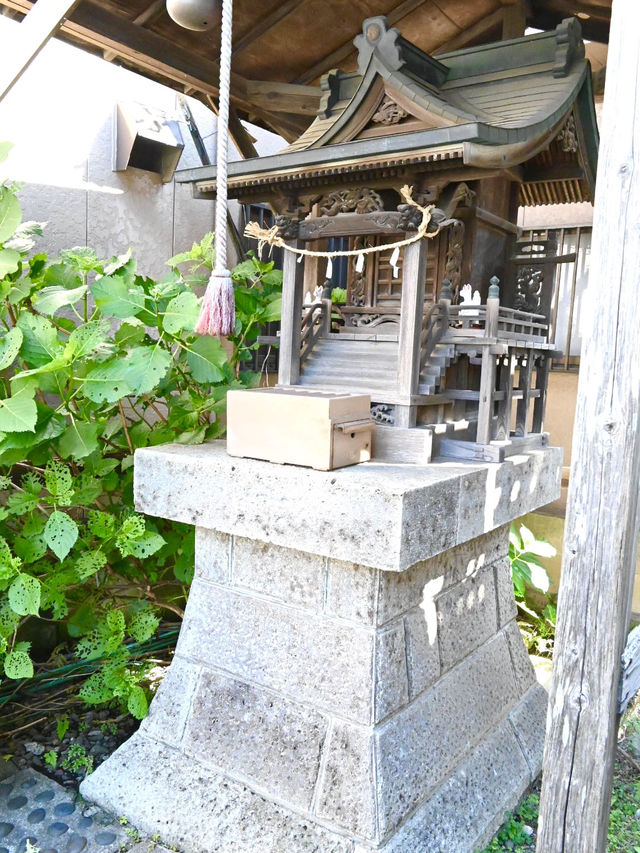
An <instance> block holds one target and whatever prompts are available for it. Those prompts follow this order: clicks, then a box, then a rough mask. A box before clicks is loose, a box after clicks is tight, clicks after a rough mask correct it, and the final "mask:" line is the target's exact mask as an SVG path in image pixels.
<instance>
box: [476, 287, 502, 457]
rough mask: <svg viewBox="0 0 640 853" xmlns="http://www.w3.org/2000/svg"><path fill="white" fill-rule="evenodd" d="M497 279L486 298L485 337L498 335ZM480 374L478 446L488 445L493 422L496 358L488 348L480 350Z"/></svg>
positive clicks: (498, 293) (498, 296)
mask: <svg viewBox="0 0 640 853" xmlns="http://www.w3.org/2000/svg"><path fill="white" fill-rule="evenodd" d="M497 281H498V280H497V279H496V278H495V277H494V278H492V279H491V286H490V287H489V296H488V297H487V318H486V322H485V330H484V333H485V337H486V338H495V337H496V335H497V334H498V312H499V310H500V288H499V287H498V284H497ZM480 369H481V373H480V400H479V402H478V431H477V433H476V441H477V443H478V444H489V442H490V441H491V438H492V436H491V430H492V420H493V394H494V391H495V388H496V357H495V355H494V354H493V353H492V352H491V347H490V346H484V347H483V348H482V367H481V368H480Z"/></svg>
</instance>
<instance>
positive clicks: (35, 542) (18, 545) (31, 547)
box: [13, 535, 47, 563]
mask: <svg viewBox="0 0 640 853" xmlns="http://www.w3.org/2000/svg"><path fill="white" fill-rule="evenodd" d="M13 549H14V551H15V552H16V554H17V555H18V557H20V559H21V560H22V562H23V563H35V562H36V560H39V559H40V558H41V557H44V555H45V554H46V552H47V543H46V542H45V541H44V538H43V537H42V536H37V535H34V536H30V537H29V538H28V539H26V538H25V537H23V536H17V537H16V538H15V539H14V541H13Z"/></svg>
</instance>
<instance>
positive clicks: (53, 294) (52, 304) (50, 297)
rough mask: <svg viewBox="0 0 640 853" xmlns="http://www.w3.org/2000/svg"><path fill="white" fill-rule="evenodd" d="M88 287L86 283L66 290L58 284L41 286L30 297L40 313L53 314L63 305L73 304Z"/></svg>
mask: <svg viewBox="0 0 640 853" xmlns="http://www.w3.org/2000/svg"><path fill="white" fill-rule="evenodd" d="M87 290H88V287H87V285H86V284H83V285H81V286H80V287H74V288H73V289H72V290H67V289H66V288H64V287H60V286H59V285H53V286H52V287H43V288H42V290H39V291H38V292H37V293H36V294H35V295H34V296H32V298H31V303H32V305H33V307H34V308H35V309H36V310H37V311H39V312H40V313H41V314H45V315H47V316H53V315H54V314H55V313H56V311H59V310H60V309H61V308H64V307H65V305H75V304H76V302H79V301H80V300H81V299H82V297H83V296H84V295H85V294H86V292H87Z"/></svg>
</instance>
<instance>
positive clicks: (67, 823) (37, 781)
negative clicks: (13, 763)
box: [0, 770, 131, 853]
mask: <svg viewBox="0 0 640 853" xmlns="http://www.w3.org/2000/svg"><path fill="white" fill-rule="evenodd" d="M27 839H29V840H30V841H31V844H32V845H33V846H34V847H37V848H39V849H40V851H41V853H45V851H51V853H54V851H55V853H82V851H83V850H84V851H87V853H117V851H119V850H120V849H121V847H122V846H123V845H126V844H127V842H130V841H131V839H130V838H129V836H128V835H127V834H126V831H125V830H124V828H123V827H122V826H121V825H120V824H119V822H118V821H117V819H116V817H115V816H114V815H110V814H107V813H106V812H104V811H102V810H101V809H99V810H96V809H93V808H88V807H87V805H86V803H84V802H83V801H82V799H81V798H79V797H78V796H77V795H75V794H72V793H71V792H70V791H68V790H67V789H66V788H63V787H62V785H58V783H57V782H52V781H51V780H50V779H48V778H47V777H46V776H43V775H42V774H41V773H36V771H35V770H21V771H19V772H18V773H15V774H14V775H13V776H9V777H7V778H6V779H4V780H3V781H2V783H1V784H0V849H4V850H6V851H8V853H24V851H25V849H26V842H27Z"/></svg>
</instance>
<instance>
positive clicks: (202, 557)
mask: <svg viewBox="0 0 640 853" xmlns="http://www.w3.org/2000/svg"><path fill="white" fill-rule="evenodd" d="M195 576H196V577H198V578H205V580H210V581H217V582H218V583H228V582H229V579H230V577H231V536H229V535H228V534H227V533H219V532H218V531H217V530H209V529H208V528H206V527H196V556H195Z"/></svg>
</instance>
